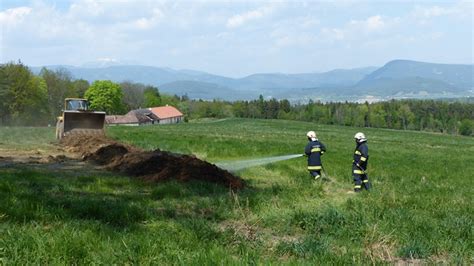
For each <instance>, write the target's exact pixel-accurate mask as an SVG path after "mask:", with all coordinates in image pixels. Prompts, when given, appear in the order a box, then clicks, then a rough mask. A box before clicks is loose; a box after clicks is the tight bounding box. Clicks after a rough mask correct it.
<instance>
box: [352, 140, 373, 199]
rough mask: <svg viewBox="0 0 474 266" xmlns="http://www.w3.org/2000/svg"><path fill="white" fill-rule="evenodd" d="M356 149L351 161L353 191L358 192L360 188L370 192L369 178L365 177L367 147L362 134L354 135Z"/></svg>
mask: <svg viewBox="0 0 474 266" xmlns="http://www.w3.org/2000/svg"><path fill="white" fill-rule="evenodd" d="M354 139H355V141H356V148H355V151H354V160H353V161H352V176H353V177H354V191H355V192H360V191H361V190H362V188H365V189H366V190H370V182H369V177H368V176H367V162H368V161H369V147H368V146H367V138H366V137H365V135H364V133H362V132H359V133H357V134H355V136H354Z"/></svg>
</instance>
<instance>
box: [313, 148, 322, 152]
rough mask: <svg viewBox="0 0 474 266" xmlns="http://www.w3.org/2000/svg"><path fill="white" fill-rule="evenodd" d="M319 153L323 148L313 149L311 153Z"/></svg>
mask: <svg viewBox="0 0 474 266" xmlns="http://www.w3.org/2000/svg"><path fill="white" fill-rule="evenodd" d="M317 151H321V148H314V149H311V152H317Z"/></svg>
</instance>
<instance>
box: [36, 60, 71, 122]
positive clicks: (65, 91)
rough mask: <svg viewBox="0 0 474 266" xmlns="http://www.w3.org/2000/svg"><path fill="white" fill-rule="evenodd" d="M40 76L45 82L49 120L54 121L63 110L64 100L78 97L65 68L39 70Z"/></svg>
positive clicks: (69, 74)
mask: <svg viewBox="0 0 474 266" xmlns="http://www.w3.org/2000/svg"><path fill="white" fill-rule="evenodd" d="M40 76H41V77H42V78H43V79H44V81H45V82H46V87H47V90H48V104H49V107H50V120H51V121H55V120H56V117H57V116H58V115H59V114H60V113H61V110H62V109H64V99H65V98H69V97H79V96H80V95H79V93H78V92H77V91H75V89H74V85H73V83H72V81H71V80H72V77H71V73H70V72H69V71H68V70H67V69H65V68H59V69H57V70H49V69H47V68H43V69H41V72H40Z"/></svg>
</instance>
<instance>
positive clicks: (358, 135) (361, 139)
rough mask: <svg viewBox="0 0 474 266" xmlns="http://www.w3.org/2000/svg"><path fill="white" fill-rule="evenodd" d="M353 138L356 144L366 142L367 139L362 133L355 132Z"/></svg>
mask: <svg viewBox="0 0 474 266" xmlns="http://www.w3.org/2000/svg"><path fill="white" fill-rule="evenodd" d="M354 138H355V139H356V140H357V142H364V141H367V138H366V137H365V135H364V133H362V132H357V133H356V134H355V136H354Z"/></svg>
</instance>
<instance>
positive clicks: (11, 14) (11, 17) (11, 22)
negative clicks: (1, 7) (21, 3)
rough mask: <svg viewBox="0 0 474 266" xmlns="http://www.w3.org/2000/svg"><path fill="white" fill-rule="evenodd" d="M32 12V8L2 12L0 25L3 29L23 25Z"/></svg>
mask: <svg viewBox="0 0 474 266" xmlns="http://www.w3.org/2000/svg"><path fill="white" fill-rule="evenodd" d="M31 10H32V9H31V8H30V7H17V8H10V9H7V10H5V11H3V12H0V24H1V25H2V27H3V26H6V27H12V26H15V25H17V24H19V23H21V22H22V21H23V20H24V19H25V17H26V16H28V15H29V14H30V13H31Z"/></svg>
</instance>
